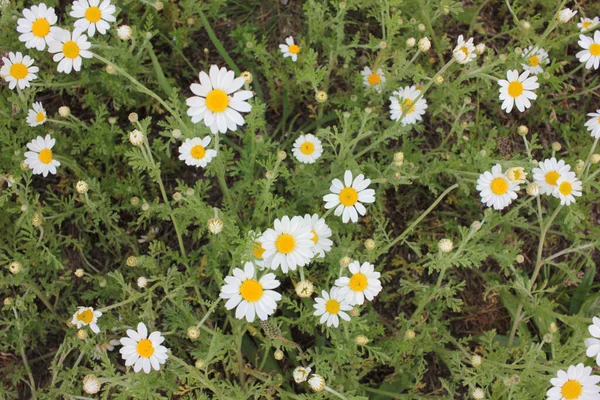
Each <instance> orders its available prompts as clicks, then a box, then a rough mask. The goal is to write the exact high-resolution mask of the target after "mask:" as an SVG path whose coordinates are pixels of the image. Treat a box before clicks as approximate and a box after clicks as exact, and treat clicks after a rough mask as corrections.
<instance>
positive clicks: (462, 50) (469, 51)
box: [452, 35, 477, 64]
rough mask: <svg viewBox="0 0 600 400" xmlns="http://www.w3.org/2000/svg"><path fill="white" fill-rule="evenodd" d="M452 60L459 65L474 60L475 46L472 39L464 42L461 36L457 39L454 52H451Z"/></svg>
mask: <svg viewBox="0 0 600 400" xmlns="http://www.w3.org/2000/svg"><path fill="white" fill-rule="evenodd" d="M452 55H453V56H454V59H455V60H456V61H457V62H459V63H460V64H466V63H468V62H471V61H473V60H475V58H476V57H477V54H476V53H475V45H474V44H473V38H469V40H467V41H466V42H465V39H464V37H463V35H460V36H459V37H458V41H457V44H456V47H455V48H454V51H453V52H452Z"/></svg>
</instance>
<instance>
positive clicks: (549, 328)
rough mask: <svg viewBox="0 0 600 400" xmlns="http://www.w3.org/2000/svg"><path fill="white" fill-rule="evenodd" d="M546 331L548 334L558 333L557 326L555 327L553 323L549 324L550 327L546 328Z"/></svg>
mask: <svg viewBox="0 0 600 400" xmlns="http://www.w3.org/2000/svg"><path fill="white" fill-rule="evenodd" d="M548 331H549V332H550V333H556V332H558V326H556V323H555V322H551V323H550V326H549V327H548Z"/></svg>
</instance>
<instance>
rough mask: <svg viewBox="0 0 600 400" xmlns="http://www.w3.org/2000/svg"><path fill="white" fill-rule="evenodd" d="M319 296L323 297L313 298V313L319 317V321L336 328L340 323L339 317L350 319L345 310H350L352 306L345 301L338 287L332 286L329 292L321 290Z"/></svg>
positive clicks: (345, 319)
mask: <svg viewBox="0 0 600 400" xmlns="http://www.w3.org/2000/svg"><path fill="white" fill-rule="evenodd" d="M321 296H323V297H317V298H316V299H315V304H314V305H313V307H314V308H315V312H314V315H315V316H317V317H321V319H320V320H319V323H321V324H326V325H327V326H333V327H334V328H337V327H338V325H339V324H340V318H341V319H343V320H344V321H350V316H349V315H348V314H347V313H346V311H350V310H352V306H351V305H350V304H348V303H347V302H346V300H345V297H344V296H343V295H342V293H341V291H340V288H338V287H333V288H331V291H330V292H329V293H327V292H326V291H325V290H323V291H322V292H321Z"/></svg>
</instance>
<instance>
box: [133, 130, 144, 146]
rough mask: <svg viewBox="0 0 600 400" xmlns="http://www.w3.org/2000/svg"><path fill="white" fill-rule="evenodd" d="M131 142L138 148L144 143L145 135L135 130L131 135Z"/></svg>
mask: <svg viewBox="0 0 600 400" xmlns="http://www.w3.org/2000/svg"><path fill="white" fill-rule="evenodd" d="M129 142H130V143H131V144H132V145H134V146H136V147H140V146H141V145H142V144H143V143H144V134H143V133H142V132H140V131H138V130H137V129H134V130H133V131H131V132H130V133H129Z"/></svg>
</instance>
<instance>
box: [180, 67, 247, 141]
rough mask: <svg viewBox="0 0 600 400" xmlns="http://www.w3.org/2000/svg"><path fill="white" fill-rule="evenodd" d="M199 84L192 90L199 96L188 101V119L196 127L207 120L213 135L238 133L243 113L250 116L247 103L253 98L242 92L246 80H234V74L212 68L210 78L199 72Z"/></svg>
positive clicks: (194, 84) (192, 87)
mask: <svg viewBox="0 0 600 400" xmlns="http://www.w3.org/2000/svg"><path fill="white" fill-rule="evenodd" d="M199 76H200V83H192V85H191V86H190V89H191V90H192V92H193V93H194V94H195V95H196V96H193V97H190V98H189V99H187V100H186V104H187V105H188V107H189V109H188V111H187V115H189V116H190V117H192V122H193V123H194V124H197V123H198V122H200V121H202V120H204V125H206V126H207V127H209V128H210V131H211V132H212V133H215V134H216V133H219V132H220V133H225V132H227V129H229V130H230V131H235V130H237V127H238V125H239V126H242V125H244V123H245V121H244V117H242V115H241V114H240V113H241V112H244V113H247V112H250V110H252V106H251V105H250V104H248V102H246V100H248V99H250V98H252V96H253V95H252V92H251V91H249V90H240V88H241V87H242V86H244V83H245V82H246V81H245V79H244V78H243V77H238V78H235V74H234V72H233V71H228V70H227V69H226V68H221V69H219V68H218V67H217V66H216V65H212V66H211V67H210V71H209V74H207V73H206V72H204V71H202V72H200V75H199Z"/></svg>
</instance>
